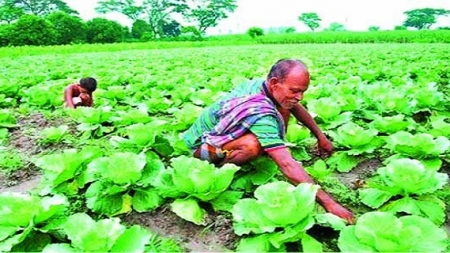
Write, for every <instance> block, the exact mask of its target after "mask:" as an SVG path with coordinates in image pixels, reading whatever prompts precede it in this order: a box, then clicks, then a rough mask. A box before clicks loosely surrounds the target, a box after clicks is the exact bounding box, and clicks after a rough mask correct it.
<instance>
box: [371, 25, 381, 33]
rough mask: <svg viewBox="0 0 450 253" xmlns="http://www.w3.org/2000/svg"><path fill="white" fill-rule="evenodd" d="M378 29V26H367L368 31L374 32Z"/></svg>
mask: <svg viewBox="0 0 450 253" xmlns="http://www.w3.org/2000/svg"><path fill="white" fill-rule="evenodd" d="M379 30H380V27H379V26H370V27H369V31H371V32H376V31H379Z"/></svg>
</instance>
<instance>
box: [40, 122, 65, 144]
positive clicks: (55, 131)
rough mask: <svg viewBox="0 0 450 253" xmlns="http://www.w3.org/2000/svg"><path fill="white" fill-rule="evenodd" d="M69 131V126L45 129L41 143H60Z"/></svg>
mask: <svg viewBox="0 0 450 253" xmlns="http://www.w3.org/2000/svg"><path fill="white" fill-rule="evenodd" d="M68 130H69V127H68V126H67V125H62V126H59V127H48V128H45V129H43V130H42V132H41V140H40V142H41V143H43V144H50V143H59V142H61V141H62V140H63V138H64V137H65V136H66V134H67V131H68Z"/></svg>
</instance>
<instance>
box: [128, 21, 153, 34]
mask: <svg viewBox="0 0 450 253" xmlns="http://www.w3.org/2000/svg"><path fill="white" fill-rule="evenodd" d="M151 32H152V28H151V27H150V25H149V24H148V23H147V22H145V21H144V20H141V19H138V20H136V21H134V22H133V25H132V26H131V36H132V37H133V38H135V39H140V38H141V37H142V35H143V34H144V33H151Z"/></svg>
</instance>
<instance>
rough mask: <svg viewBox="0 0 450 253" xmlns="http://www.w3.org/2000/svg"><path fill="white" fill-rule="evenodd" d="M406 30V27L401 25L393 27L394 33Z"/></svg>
mask: <svg viewBox="0 0 450 253" xmlns="http://www.w3.org/2000/svg"><path fill="white" fill-rule="evenodd" d="M406 29H407V28H406V26H403V25H396V26H395V27H394V30H395V31H402V30H406Z"/></svg>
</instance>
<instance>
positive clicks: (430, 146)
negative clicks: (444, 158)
mask: <svg viewBox="0 0 450 253" xmlns="http://www.w3.org/2000/svg"><path fill="white" fill-rule="evenodd" d="M386 147H387V148H388V149H390V150H392V151H394V152H397V153H399V154H403V155H406V156H409V157H414V158H419V159H420V158H437V157H439V155H440V154H443V153H445V152H447V151H448V149H449V148H450V140H449V139H447V138H446V137H444V136H439V137H436V138H434V137H433V136H432V135H431V134H428V133H418V134H411V133H408V132H405V131H400V132H397V133H395V134H392V135H390V136H389V137H387V138H386Z"/></svg>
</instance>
